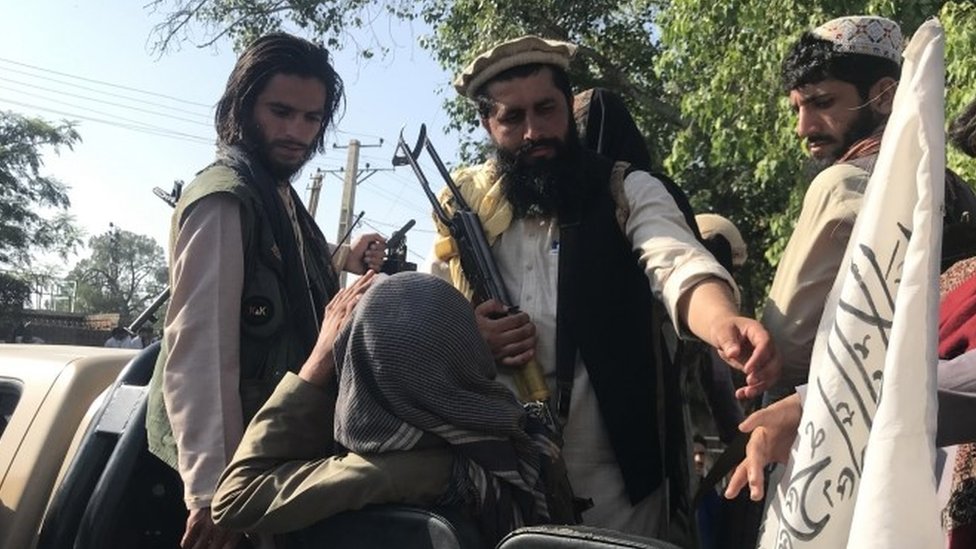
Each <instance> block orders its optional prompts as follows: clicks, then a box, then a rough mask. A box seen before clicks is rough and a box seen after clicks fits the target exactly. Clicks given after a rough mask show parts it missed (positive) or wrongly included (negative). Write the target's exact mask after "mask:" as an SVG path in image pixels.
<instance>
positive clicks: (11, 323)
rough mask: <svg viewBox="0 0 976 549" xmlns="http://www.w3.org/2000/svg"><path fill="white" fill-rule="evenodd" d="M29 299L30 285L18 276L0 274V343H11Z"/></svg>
mask: <svg viewBox="0 0 976 549" xmlns="http://www.w3.org/2000/svg"><path fill="white" fill-rule="evenodd" d="M29 298H30V285H29V284H28V283H27V282H26V281H25V280H24V279H23V278H21V277H20V276H17V275H16V274H14V273H9V272H0V341H11V340H12V339H11V337H12V333H13V330H14V328H16V327H17V326H19V325H20V323H21V319H22V316H23V312H24V304H25V303H27V300H28V299H29Z"/></svg>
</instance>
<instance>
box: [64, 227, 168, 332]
mask: <svg viewBox="0 0 976 549" xmlns="http://www.w3.org/2000/svg"><path fill="white" fill-rule="evenodd" d="M88 247H89V248H90V250H91V255H90V256H89V257H87V258H85V259H82V260H81V261H79V262H78V264H77V265H75V267H74V269H72V270H71V273H69V274H68V279H70V280H75V281H77V283H78V290H77V305H76V307H77V309H78V310H80V311H83V312H88V313H119V315H120V316H121V318H122V319H123V320H129V319H131V318H132V317H133V316H135V315H136V314H138V313H139V312H140V311H141V310H142V309H143V308H144V307H145V306H146V305H148V304H149V303H150V302H151V301H152V299H153V297H155V296H156V294H158V293H159V292H160V291H162V290H163V289H164V288H165V287H166V283H167V278H166V273H167V271H166V261H165V256H164V255H163V248H162V247H161V246H160V245H159V244H157V243H156V241H155V240H154V239H153V238H151V237H148V236H144V235H140V234H135V233H132V232H129V231H124V230H120V229H117V228H115V229H112V230H109V231H107V232H105V233H102V234H100V235H96V236H93V237H91V239H90V240H89V241H88Z"/></svg>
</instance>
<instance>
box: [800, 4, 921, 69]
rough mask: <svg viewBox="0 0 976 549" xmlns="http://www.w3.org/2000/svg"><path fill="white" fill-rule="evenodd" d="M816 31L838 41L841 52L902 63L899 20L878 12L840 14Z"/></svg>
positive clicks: (837, 48) (836, 49)
mask: <svg viewBox="0 0 976 549" xmlns="http://www.w3.org/2000/svg"><path fill="white" fill-rule="evenodd" d="M813 35H814V36H816V37H818V38H822V39H824V40H828V41H830V42H833V43H834V50H835V51H838V52H841V53H860V54H863V55H873V56H875V57H882V58H884V59H890V60H892V61H894V62H895V63H897V64H899V65H900V64H901V53H902V36H901V28H900V27H899V26H898V23H895V22H894V21H892V20H891V19H886V18H884V17H878V16H875V15H851V16H848V17H838V18H837V19H834V20H832V21H828V22H826V23H824V24H823V25H820V26H819V27H817V28H816V29H814V30H813Z"/></svg>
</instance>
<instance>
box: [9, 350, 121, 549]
mask: <svg viewBox="0 0 976 549" xmlns="http://www.w3.org/2000/svg"><path fill="white" fill-rule="evenodd" d="M134 355H135V351H132V350H120V349H105V348H101V347H73V346H59V345H0V391H2V393H0V394H2V395H3V396H4V398H8V399H10V398H16V396H15V395H16V392H17V391H18V389H19V392H20V396H19V400H17V403H16V406H15V407H14V408H13V413H12V414H10V416H9V418H6V419H7V420H8V423H7V425H6V428H5V429H3V432H2V435H0V505H2V508H0V549H24V548H30V547H34V546H35V545H36V544H37V535H38V531H39V528H40V526H41V521H42V519H43V517H44V512H45V509H46V508H47V505H48V502H49V500H50V498H51V495H52V492H53V491H54V487H55V486H57V481H58V478H59V475H60V474H63V469H64V467H65V466H66V464H67V463H68V462H69V461H70V459H71V457H72V455H73V453H74V450H75V447H76V445H77V442H78V440H77V439H78V438H80V433H83V432H84V430H85V428H86V427H87V425H88V423H89V422H90V421H91V418H92V415H93V413H94V409H95V407H96V404H97V401H98V397H99V395H101V394H102V393H103V391H104V390H105V389H106V388H107V387H108V386H109V385H111V384H112V382H113V381H114V380H115V379H116V377H117V376H118V374H119V372H120V370H121V369H122V367H123V366H125V364H126V363H127V362H128V361H129V360H130V359H131V358H132V357H133V356H134ZM7 411H8V412H9V408H8V409H7Z"/></svg>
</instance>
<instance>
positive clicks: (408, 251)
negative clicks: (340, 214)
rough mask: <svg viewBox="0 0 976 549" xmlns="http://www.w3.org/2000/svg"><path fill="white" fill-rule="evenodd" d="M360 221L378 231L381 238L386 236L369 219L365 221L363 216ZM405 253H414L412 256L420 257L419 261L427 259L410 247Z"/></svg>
mask: <svg viewBox="0 0 976 549" xmlns="http://www.w3.org/2000/svg"><path fill="white" fill-rule="evenodd" d="M360 221H362V223H363V225H366V226H367V227H369V228H370V229H373V230H374V231H376V232H378V233H380V235H381V236H382V237H383V238H386V237H387V235H385V234H383V231H382V230H380V229H378V228H376V227H374V226H373V225H372V224H370V222H369V221H367V220H366V219H365V218H364V219H361V220H360ZM397 228H399V227H397ZM415 230H416V229H415ZM407 253H408V254H413V255H414V257H416V258H418V259H420V260H421V261H426V260H427V258H426V257H424V256H422V255H420V254H418V253H417V252H415V251H413V250H411V249H410V248H407Z"/></svg>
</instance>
